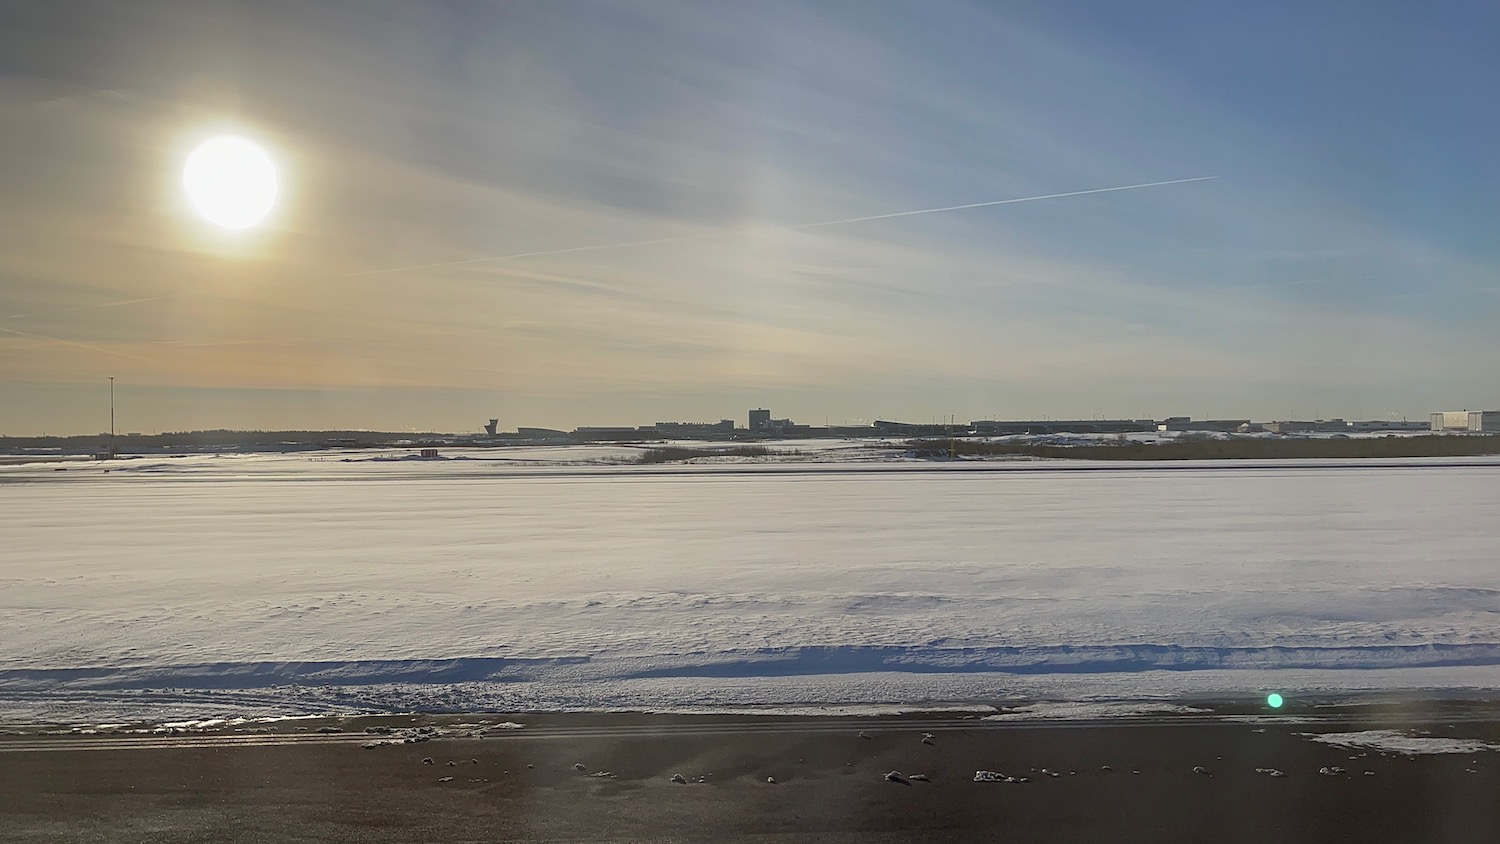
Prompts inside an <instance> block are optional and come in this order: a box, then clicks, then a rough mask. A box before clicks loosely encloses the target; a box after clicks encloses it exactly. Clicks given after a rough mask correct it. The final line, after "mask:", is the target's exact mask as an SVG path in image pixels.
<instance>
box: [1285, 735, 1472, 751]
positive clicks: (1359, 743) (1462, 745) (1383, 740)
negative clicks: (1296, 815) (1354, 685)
mask: <svg viewBox="0 0 1500 844" xmlns="http://www.w3.org/2000/svg"><path fill="white" fill-rule="evenodd" d="M1306 735H1307V737H1308V738H1309V739H1311V740H1312V741H1316V742H1322V743H1323V744H1332V745H1335V746H1338V747H1362V748H1369V749H1371V750H1383V751H1386V752H1389V753H1405V754H1409V755H1419V754H1427V753H1480V752H1482V751H1486V750H1500V744H1490V743H1489V742H1484V741H1480V740H1478V739H1458V738H1437V737H1433V736H1415V735H1411V734H1409V733H1402V732H1398V731H1396V730H1361V731H1359V732H1353V733H1319V734H1306Z"/></svg>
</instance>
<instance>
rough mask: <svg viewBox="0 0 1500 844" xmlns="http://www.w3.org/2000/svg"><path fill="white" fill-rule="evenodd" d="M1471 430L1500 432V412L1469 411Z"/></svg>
mask: <svg viewBox="0 0 1500 844" xmlns="http://www.w3.org/2000/svg"><path fill="white" fill-rule="evenodd" d="M1469 430H1470V431H1494V432H1500V410H1471V411H1469Z"/></svg>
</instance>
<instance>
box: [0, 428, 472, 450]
mask: <svg viewBox="0 0 1500 844" xmlns="http://www.w3.org/2000/svg"><path fill="white" fill-rule="evenodd" d="M444 436H445V435H443V434H433V433H423V434H411V433H406V434H401V433H389V432H381V431H230V430H222V429H221V430H212V431H174V432H169V433H162V434H141V435H139V436H134V437H129V436H125V435H124V434H120V435H117V436H116V437H115V438H114V442H115V445H116V446H117V447H118V448H119V449H120V450H121V451H140V450H150V449H158V448H170V447H175V446H213V447H240V448H264V447H270V446H285V445H292V446H307V447H312V446H318V445H325V444H329V443H333V442H335V441H337V442H338V444H340V445H350V446H378V445H386V444H389V443H393V442H410V443H413V444H423V443H425V442H428V441H432V442H437V441H439V440H440V439H441V438H442V437H444ZM109 443H110V437H109V434H90V435H87V436H78V437H0V450H6V451H10V450H15V449H23V448H58V449H64V450H72V451H79V452H84V451H102V450H104V449H106V448H108V447H109Z"/></svg>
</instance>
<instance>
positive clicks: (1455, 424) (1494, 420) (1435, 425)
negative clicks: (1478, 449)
mask: <svg viewBox="0 0 1500 844" xmlns="http://www.w3.org/2000/svg"><path fill="white" fill-rule="evenodd" d="M1431 418H1432V430H1434V431H1484V432H1500V410H1443V411H1438V412H1437V413H1434V414H1432V417H1431Z"/></svg>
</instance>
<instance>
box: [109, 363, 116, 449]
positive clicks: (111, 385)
mask: <svg viewBox="0 0 1500 844" xmlns="http://www.w3.org/2000/svg"><path fill="white" fill-rule="evenodd" d="M109 456H110V457H114V456H115V376H113V375H111V376H109Z"/></svg>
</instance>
